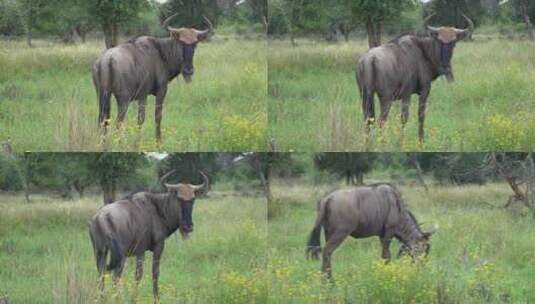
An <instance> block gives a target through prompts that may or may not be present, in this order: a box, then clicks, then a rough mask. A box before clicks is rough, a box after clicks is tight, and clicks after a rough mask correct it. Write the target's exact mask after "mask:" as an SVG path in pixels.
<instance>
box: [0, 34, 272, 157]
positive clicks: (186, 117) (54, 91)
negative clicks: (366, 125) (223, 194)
mask: <svg viewBox="0 0 535 304" xmlns="http://www.w3.org/2000/svg"><path fill="white" fill-rule="evenodd" d="M35 45H36V47H34V48H31V49H30V48H28V47H26V45H25V44H24V43H23V42H17V41H15V42H14V41H0V142H1V141H5V140H7V139H10V140H11V142H12V144H13V146H14V147H15V149H17V150H18V151H96V150H103V149H106V150H114V151H139V150H143V151H155V150H160V149H162V150H166V151H201V150H202V151H242V150H262V149H263V148H264V147H265V142H266V140H265V139H266V130H267V115H266V87H267V66H266V53H265V52H266V47H265V45H266V43H265V41H263V40H261V39H258V40H238V39H234V38H221V37H219V38H218V39H214V41H213V42H211V43H203V44H201V45H199V47H198V49H197V52H196V55H195V59H194V60H195V62H194V65H195V68H196V69H195V72H196V73H195V75H194V80H193V83H192V84H191V85H186V84H185V83H184V81H183V79H182V77H180V78H177V79H178V80H174V81H172V82H171V83H170V84H169V90H168V94H167V98H166V100H165V104H164V111H163V121H162V133H163V145H162V146H161V147H158V146H157V144H156V141H155V136H154V134H155V130H154V129H155V127H154V97H153V96H150V97H149V99H148V102H147V116H146V120H145V125H144V127H143V130H142V131H141V132H138V128H137V103H132V104H131V105H130V107H129V111H128V117H127V122H126V125H125V127H124V128H123V129H122V130H120V131H115V127H114V128H111V129H112V130H114V132H113V133H112V134H111V135H110V139H109V140H108V143H109V144H107V145H106V147H104V146H103V144H102V143H101V142H102V139H101V136H100V132H99V130H98V128H97V125H98V124H97V117H98V106H97V98H96V93H95V90H94V87H93V82H92V79H91V66H92V65H93V63H94V61H95V60H96V59H97V58H98V56H99V55H100V54H101V53H102V52H103V43H102V42H101V41H99V42H96V41H94V42H88V43H85V44H77V45H63V44H59V43H50V42H45V41H36V42H35ZM116 110H117V107H116V103H115V100H114V99H113V100H112V124H113V126H115V123H114V120H115V117H116Z"/></svg>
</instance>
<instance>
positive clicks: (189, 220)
mask: <svg viewBox="0 0 535 304" xmlns="http://www.w3.org/2000/svg"><path fill="white" fill-rule="evenodd" d="M181 208H182V211H181V213H182V214H181V215H182V220H181V223H180V227H179V228H180V232H181V233H182V236H183V237H184V238H187V236H188V234H189V233H191V232H193V217H192V215H193V202H183V203H182V206H181Z"/></svg>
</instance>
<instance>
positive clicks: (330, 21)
mask: <svg viewBox="0 0 535 304" xmlns="http://www.w3.org/2000/svg"><path fill="white" fill-rule="evenodd" d="M327 2H329V1H310V2H307V4H306V5H302V6H296V7H293V6H290V4H289V3H290V2H288V3H287V1H273V4H272V6H273V12H274V13H273V14H274V16H275V17H276V18H275V17H274V18H273V19H272V24H271V27H270V37H271V39H270V40H269V43H268V50H269V51H268V66H269V81H268V95H269V97H268V98H269V102H268V117H269V122H270V123H269V137H270V138H271V140H272V141H273V142H274V143H275V146H276V147H277V149H278V150H281V151H348V150H352V151H364V150H366V151H489V150H504V151H526V150H531V149H532V148H533V142H535V141H534V139H535V138H533V136H532V135H531V133H532V132H530V131H529V130H531V129H532V128H533V123H532V122H533V121H534V117H533V113H531V111H530V110H529V109H530V108H531V107H532V106H533V105H534V102H535V95H534V94H535V92H534V91H533V88H532V85H531V83H532V82H533V81H534V80H535V74H534V73H533V64H534V62H535V60H534V57H533V56H534V54H535V46H534V44H533V42H532V40H531V39H530V35H531V34H530V33H531V32H532V29H531V21H530V20H533V18H534V17H535V13H534V12H535V9H534V8H535V6H533V5H532V3H527V2H526V3H524V1H509V2H504V3H502V4H501V5H499V3H498V1H479V0H474V1H469V0H466V1H438V0H437V1H429V2H427V3H426V4H425V5H422V4H421V3H418V2H413V1H395V2H392V3H390V2H381V3H380V4H379V3H376V2H374V1H346V2H344V1H334V2H336V3H337V5H338V6H331V7H330V9H328V8H327V7H328V5H327ZM374 3H375V4H374ZM403 3H404V4H403ZM285 5H287V6H285ZM344 5H346V6H347V5H349V6H348V7H346V9H343V8H344V7H345V6H344ZM353 6H354V7H353ZM315 7H319V8H322V9H321V10H316V9H314V8H315ZM341 11H342V12H346V15H344V14H342V13H341ZM363 11H364V12H363ZM463 13H464V14H467V15H469V16H470V18H472V20H473V21H474V23H475V25H476V27H475V33H474V35H473V36H472V38H473V39H472V40H468V41H467V42H462V43H458V44H457V47H456V49H455V52H454V55H453V59H452V66H453V72H454V74H455V82H454V83H447V82H446V81H445V80H444V79H442V78H439V79H437V80H436V81H435V82H433V84H432V89H431V94H430V97H429V101H428V108H427V115H426V121H425V129H426V138H425V143H424V144H423V145H420V144H419V142H418V140H417V101H415V100H417V96H416V95H414V96H413V97H412V99H413V101H412V105H411V108H410V115H409V122H408V124H407V126H406V128H405V130H404V132H403V130H402V128H401V123H400V102H396V103H394V105H393V107H392V111H391V112H390V115H389V120H388V121H387V123H386V126H385V128H384V129H380V128H379V127H375V128H372V134H371V138H370V139H369V140H368V141H367V142H366V138H365V126H364V125H365V123H364V118H363V113H362V102H361V98H360V96H359V91H358V88H357V85H356V80H355V69H356V64H357V60H358V58H359V57H360V56H361V55H363V54H364V53H365V52H367V51H368V49H369V48H370V47H373V46H376V45H379V44H381V43H385V42H388V41H389V40H390V39H392V38H394V37H397V36H398V35H400V34H404V33H420V34H423V31H424V30H423V17H424V16H430V15H431V14H435V16H434V17H433V19H432V21H431V23H432V24H433V25H436V26H439V25H453V26H456V27H458V28H465V27H466V23H465V22H464V21H463V17H462V14H463ZM362 14H366V15H367V16H372V17H373V16H376V15H377V16H379V17H380V18H379V17H377V18H375V17H373V18H371V19H370V20H367V19H365V18H358V17H359V16H361V15H362ZM528 25H529V26H528ZM370 37H371V38H370ZM344 38H345V39H344ZM376 105H377V106H376V109H377V111H378V100H377V98H376ZM295 117H298V119H295Z"/></svg>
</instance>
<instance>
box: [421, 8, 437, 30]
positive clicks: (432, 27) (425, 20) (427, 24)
mask: <svg viewBox="0 0 535 304" xmlns="http://www.w3.org/2000/svg"><path fill="white" fill-rule="evenodd" d="M435 15H436V13H434V14H431V15H429V16H427V18H425V19H424V27H425V28H426V29H427V30H429V31H432V32H437V31H438V30H439V28H438V27H434V26H431V25H429V21H431V18H433V17H434V16H435Z"/></svg>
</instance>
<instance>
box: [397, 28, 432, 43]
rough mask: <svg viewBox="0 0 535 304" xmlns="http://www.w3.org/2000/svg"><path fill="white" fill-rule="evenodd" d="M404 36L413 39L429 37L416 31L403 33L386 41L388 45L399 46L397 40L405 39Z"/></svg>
mask: <svg viewBox="0 0 535 304" xmlns="http://www.w3.org/2000/svg"><path fill="white" fill-rule="evenodd" d="M405 36H414V37H417V38H425V37H429V36H428V35H427V34H426V33H421V32H416V31H409V32H404V33H401V34H398V35H397V36H395V37H394V38H393V39H392V40H390V41H388V43H392V44H399V40H400V39H401V38H402V37H405Z"/></svg>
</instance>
